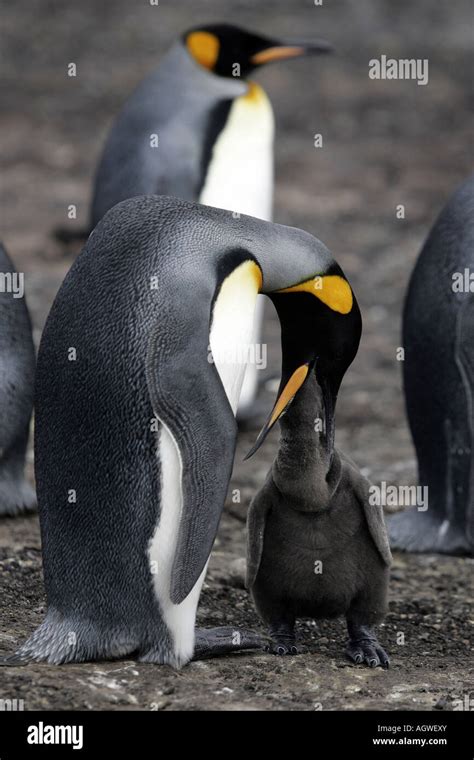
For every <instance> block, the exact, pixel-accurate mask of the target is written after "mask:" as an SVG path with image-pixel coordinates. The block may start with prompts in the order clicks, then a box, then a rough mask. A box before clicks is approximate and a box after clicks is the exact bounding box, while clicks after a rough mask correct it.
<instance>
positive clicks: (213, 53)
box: [186, 32, 219, 71]
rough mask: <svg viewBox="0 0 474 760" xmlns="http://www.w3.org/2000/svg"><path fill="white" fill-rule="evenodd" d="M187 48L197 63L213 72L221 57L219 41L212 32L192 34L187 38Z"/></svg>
mask: <svg viewBox="0 0 474 760" xmlns="http://www.w3.org/2000/svg"><path fill="white" fill-rule="evenodd" d="M186 47H187V48H188V51H189V52H190V53H191V55H192V57H193V58H194V60H195V61H197V62H198V63H200V64H201V66H204V68H206V69H210V70H211V71H212V70H213V69H214V66H215V65H216V62H217V59H218V57H219V40H218V38H217V37H216V36H215V34H211V32H191V34H188V36H187V38H186Z"/></svg>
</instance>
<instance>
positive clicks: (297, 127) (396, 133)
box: [0, 0, 473, 709]
mask: <svg viewBox="0 0 474 760" xmlns="http://www.w3.org/2000/svg"><path fill="white" fill-rule="evenodd" d="M215 21H226V22H229V23H236V24H239V25H242V26H245V27H247V28H249V29H253V30H256V31H260V32H262V33H266V34H269V35H272V34H274V35H275V36H281V37H284V36H289V37H292V36H294V37H307V38H311V37H324V38H326V39H327V40H329V41H330V42H331V43H332V44H333V45H334V47H335V49H336V52H335V53H334V54H333V55H331V56H320V57H316V58H308V59H302V60H299V61H293V62H288V63H286V64H285V63H280V64H275V65H274V66H269V67H267V68H265V69H263V70H262V71H259V72H258V73H256V74H255V75H254V76H255V79H257V80H258V81H259V82H260V83H261V84H262V85H263V87H264V88H265V89H266V91H267V93H268V95H269V97H270V99H271V101H272V103H273V107H274V111H275V118H276V143H275V152H276V167H275V168H276V175H275V176H276V196H275V214H274V218H275V220H276V221H278V222H282V223H285V224H291V225H294V226H298V227H302V228H304V229H306V230H308V231H309V232H311V233H313V234H314V235H316V236H317V237H319V238H320V239H321V240H323V241H324V242H325V243H326V245H327V246H328V247H329V248H330V250H331V251H332V253H333V255H334V257H335V258H336V259H337V260H338V262H339V263H340V264H341V266H342V267H343V269H344V270H345V272H346V274H347V276H348V277H349V279H350V281H351V283H352V285H353V287H354V290H355V292H356V294H357V297H358V300H359V303H360V306H361V309H362V313H363V320H364V333H363V338H362V343H361V348H360V351H359V354H358V357H357V359H356V361H355V362H354V364H353V366H352V368H351V369H350V371H349V373H348V375H347V376H346V379H345V381H344V384H343V387H342V390H341V395H340V401H339V406H338V416H337V426H338V427H337V442H338V444H339V446H340V447H341V448H343V449H345V450H346V451H347V453H349V454H350V455H351V456H353V457H354V458H355V459H356V460H357V462H358V464H359V465H360V466H361V467H362V468H363V469H364V472H365V473H366V474H368V475H369V476H370V477H371V478H372V479H373V480H374V482H380V481H381V480H386V481H388V482H393V483H399V484H402V483H410V484H411V483H415V482H416V462H415V458H414V451H413V448H412V445H411V440H410V437H409V433H408V428H407V424H406V419H405V415H404V407H403V396H402V392H401V368H400V363H399V362H398V361H397V359H396V351H397V348H398V347H399V345H400V319H401V309H402V303H403V297H404V292H405V289H406V285H407V282H408V278H409V276H410V273H411V270H412V267H413V264H414V262H415V259H416V257H417V255H418V253H419V250H420V247H421V245H422V242H423V240H424V238H425V237H426V235H427V233H428V231H429V228H430V225H431V224H432V222H433V220H434V218H435V217H436V215H437V213H438V211H439V210H440V209H441V207H442V206H443V204H444V202H445V201H446V199H447V197H448V196H449V194H450V193H451V192H452V190H453V189H454V188H455V187H456V185H458V184H459V183H460V182H461V181H462V180H463V179H464V178H465V177H466V176H467V175H468V174H469V172H470V171H471V164H472V148H473V140H472V134H473V131H472V128H473V124H472V116H471V114H472V63H473V61H472V53H471V51H472V44H473V24H472V22H473V18H472V6H471V3H470V2H469V0H455V1H454V2H449V3H440V2H435V1H434V0H398V2H396V3H394V2H390V0H334V1H333V2H331V1H330V0H324V3H323V5H322V6H316V5H315V4H314V1H313V0H299V1H296V0H295V1H293V2H291V3H290V2H288V1H286V2H283V0H273V1H272V2H266V1H264V0H260V2H258V3H257V2H244V1H242V0H234V1H233V2H230V0H228V1H226V0H220V2H218V1H217V0H207V1H205V0H203V1H201V2H200V1H199V0H192V1H191V0H173V2H171V0H159V5H158V6H155V5H150V3H149V0H140V1H139V2H136V1H135V2H132V1H131V0H102V2H100V3H97V2H94V1H93V0H82V2H80V3H67V2H65V1H64V0H62V1H61V2H53V1H50V0H30V1H29V2H28V4H27V5H23V6H21V5H18V4H9V5H8V6H6V7H4V8H3V31H2V43H3V44H2V50H3V54H2V55H3V60H2V70H3V74H2V96H3V104H4V107H3V111H2V115H1V121H2V131H1V141H2V151H1V152H2V173H1V177H2V180H1V188H0V190H1V210H2V225H1V235H2V238H3V239H4V242H5V244H6V247H7V250H8V251H9V253H10V255H11V256H12V258H13V259H14V261H15V263H16V266H17V268H18V270H19V271H22V272H25V280H26V295H27V300H28V305H29V308H30V311H31V313H32V317H33V321H34V329H35V340H36V342H37V343H38V342H39V338H40V334H41V329H42V326H43V324H44V320H45V318H46V316H47V313H48V310H49V308H50V306H51V303H52V300H53V298H54V295H55V293H56V291H57V289H58V287H59V285H60V283H61V281H62V278H63V277H64V275H65V273H66V271H67V270H68V268H69V266H70V265H71V263H72V261H73V259H74V256H75V255H76V254H77V252H78V251H79V248H80V247H79V246H76V247H74V246H69V247H68V248H67V249H66V248H64V246H61V245H60V244H59V243H57V242H56V241H55V240H54V239H53V237H52V234H51V233H52V230H53V228H55V227H57V226H64V225H66V224H67V223H68V220H67V207H68V205H69V204H76V205H77V209H78V218H77V222H76V224H77V227H78V228H79V227H84V226H86V225H87V221H88V206H89V201H90V194H91V182H92V177H93V173H94V170H95V166H96V162H97V159H98V156H99V154H100V151H101V148H102V145H103V142H104V139H105V136H106V134H107V131H108V129H109V127H110V125H111V123H112V120H113V118H114V116H115V115H116V114H117V111H118V109H119V108H120V107H121V105H122V103H123V102H124V100H125V99H126V98H127V96H128V95H129V94H130V92H131V91H132V89H133V88H134V87H135V86H136V85H137V83H138V82H139V81H140V80H141V79H142V78H143V76H144V75H146V74H147V73H148V72H149V71H150V70H151V69H152V68H153V67H155V66H156V65H157V64H158V63H159V61H160V57H161V56H162V55H163V54H164V52H165V51H166V50H167V49H168V48H169V47H170V46H171V44H172V43H173V41H174V40H175V39H176V38H177V37H178V36H179V35H180V34H181V33H182V32H183V30H185V29H187V28H188V27H190V26H195V25H196V24H200V23H203V24H205V23H208V22H215ZM382 54H385V55H387V56H388V57H393V58H428V59H429V83H428V85H427V86H419V85H417V83H416V82H415V81H412V80H409V81H404V80H390V81H389V80H371V79H369V77H368V62H369V60H370V59H372V58H379V57H380V56H381V55H382ZM71 62H73V63H75V64H76V66H77V76H76V77H75V78H71V77H68V75H67V66H68V64H69V63H71ZM316 133H320V134H322V136H323V147H322V148H315V147H314V135H315V134H316ZM399 204H403V205H404V207H405V218H404V219H397V216H396V209H397V206H398V205H399ZM265 330H266V332H265V338H266V340H267V341H268V343H269V366H268V367H267V369H266V370H265V372H264V373H262V396H261V400H262V404H263V405H266V408H267V409H269V408H270V406H271V404H272V400H273V393H274V390H275V389H274V388H273V383H272V378H274V377H275V376H276V375H277V374H278V372H279V366H278V355H279V349H278V325H277V324H276V322H275V318H274V316H273V313H272V310H271V308H268V310H267V320H266V325H265ZM254 437H255V431H252V430H248V431H245V432H243V433H242V435H241V438H240V442H239V448H238V455H237V458H236V465H235V470H234V475H233V478H232V483H231V489H239V491H240V494H241V501H240V503H234V502H233V501H232V499H229V502H228V504H227V507H226V512H225V515H224V518H223V521H222V526H221V531H220V534H219V538H218V541H217V543H216V550H215V553H214V558H213V560H212V563H211V568H210V573H209V577H208V582H207V585H206V587H205V590H204V594H203V600H202V605H201V610H200V618H201V622H202V623H203V624H206V625H211V624H219V623H221V622H223V621H228V622H231V621H232V622H235V623H236V624H238V623H242V622H244V623H246V624H247V625H253V626H254V627H256V626H257V625H258V621H256V618H255V613H254V612H253V609H252V606H251V603H250V602H249V600H248V598H247V595H246V592H245V591H244V590H243V589H242V582H241V577H242V573H241V569H242V557H243V556H244V524H243V521H244V520H245V512H246V508H247V506H248V503H249V501H250V499H251V497H252V495H253V494H254V493H255V491H256V490H257V488H258V487H259V486H260V485H261V483H262V482H263V479H264V476H265V473H266V471H267V469H268V467H269V466H270V463H271V461H272V459H273V457H274V454H275V447H276V443H277V438H278V433H277V431H274V433H273V434H272V437H271V438H269V440H268V442H267V444H266V445H265V446H264V447H263V448H262V449H261V450H260V452H259V454H258V456H257V457H255V458H254V459H252V460H250V462H247V463H245V465H243V464H242V461H241V460H242V458H243V455H244V453H245V451H246V450H247V449H248V448H249V446H250V444H251V443H252V442H253V440H254ZM29 463H30V468H31V463H32V453H30V457H29ZM39 546H40V544H39V532H38V525H37V518H36V517H31V518H22V519H20V520H5V521H4V522H3V523H2V524H1V525H0V565H1V563H2V562H3V565H2V567H3V569H5V568H6V569H7V572H6V574H5V573H3V575H2V576H1V577H2V578H3V580H0V584H1V589H0V590H1V593H0V605H1V610H0V615H1V619H2V628H1V631H2V633H1V637H0V646H1V647H3V648H5V649H11V648H12V645H13V643H14V642H15V641H18V640H19V639H21V638H24V637H25V635H26V633H27V632H29V631H30V630H31V629H32V628H33V627H34V625H36V624H37V623H38V622H39V619H40V617H41V608H42V604H43V598H42V587H41V580H40V579H41V576H40V552H39ZM12 558H13V559H12ZM12 563H13V564H12ZM472 568H473V565H472V561H471V560H459V559H450V558H437V557H421V558H420V557H404V556H399V557H397V558H396V562H395V566H394V571H393V573H394V577H393V582H392V601H391V607H390V615H389V618H388V620H387V624H386V627H385V632H384V633H382V635H381V640H382V641H383V642H384V643H385V645H386V648H387V649H388V650H389V651H391V654H392V658H393V660H394V667H393V668H392V671H391V672H390V674H389V675H387V674H381V673H379V672H378V671H377V673H372V672H370V673H369V672H363V673H362V671H357V670H356V669H354V668H350V667H348V666H345V664H344V660H343V657H342V651H343V638H344V631H343V626H342V623H328V624H326V623H324V624H321V626H319V627H318V629H317V630H316V629H315V628H314V626H313V627H312V626H311V625H310V624H309V623H303V624H302V625H301V636H302V639H303V640H304V641H306V643H307V646H308V651H309V653H310V654H309V655H308V657H309V656H310V655H311V656H312V658H313V659H307V658H306V655H305V656H303V657H302V658H296V660H291V658H288V660H286V659H285V661H284V662H278V663H276V662H275V661H274V660H273V659H272V658H269V657H268V656H264V655H262V656H260V655H259V656H258V657H257V658H253V659H251V658H249V657H245V658H238V662H239V663H242V662H244V663H246V664H245V665H242V664H239V665H236V664H235V658H234V661H232V658H231V659H228V660H225V661H224V660H223V661H222V662H219V663H205V664H202V663H201V664H199V665H198V664H196V665H192V666H191V667H190V668H189V669H187V670H186V671H185V673H184V674H181V675H180V676H179V678H178V679H177V680H176V677H175V675H174V674H173V673H171V671H170V672H169V673H168V675H166V676H163V672H164V671H166V672H167V669H162V670H161V671H160V673H161V678H162V680H163V679H164V682H165V683H166V684H167V685H166V689H171V691H170V692H169V695H168V696H166V694H165V695H164V696H163V694H161V695H158V696H156V695H155V696H153V694H155V692H154V691H153V690H154V689H155V690H156V688H157V687H156V683H155V681H154V679H153V676H152V674H150V670H147V669H146V668H144V667H143V666H140V667H138V670H137V672H140V674H141V679H140V686H138V685H137V683H136V682H134V681H133V677H132V676H126V678H130V679H131V680H130V682H129V681H126V683H125V684H122V689H121V690H119V691H118V692H117V690H115V697H114V696H113V694H112V692H113V689H112V692H111V687H107V686H105V685H104V683H102V682H101V681H100V678H101V676H98V675H97V673H96V669H94V667H93V666H73V667H71V668H68V669H67V671H62V672H65V673H66V675H65V677H64V678H65V680H64V682H63V683H62V686H61V687H60V691H59V693H58V692H55V691H54V688H53V689H52V691H51V689H50V684H49V682H48V678H49V676H48V675H47V674H48V672H49V671H51V679H53V669H49V668H43V669H40V670H38V673H41V674H42V675H41V678H42V679H43V681H42V683H38V684H36V686H34V688H33V689H32V690H30V692H29V700H30V705H31V707H41V705H47V706H51V705H52V706H54V705H55V704H56V702H55V700H58V704H63V705H64V706H70V707H72V706H76V707H81V706H86V707H87V706H89V707H91V706H92V707H104V706H107V707H111V706H112V707H113V706H114V705H117V706H120V705H122V706H125V707H127V706H128V707H134V706H135V707H137V706H138V707H147V706H149V704H150V702H151V701H152V700H153V699H157V700H158V702H159V703H160V705H161V708H160V709H173V708H178V709H182V708H192V707H194V708H196V707H198V708H200V707H209V706H212V707H217V708H219V707H221V708H223V707H230V708H231V709H232V708H234V709H246V708H247V707H250V708H254V707H263V708H267V709H275V708H276V709H280V708H281V707H290V708H295V709H296V708H302V709H314V707H313V705H314V702H315V701H320V702H322V704H323V708H324V709H331V708H335V707H348V708H350V707H359V708H364V707H370V706H377V707H380V706H383V707H385V708H386V709H391V708H393V707H397V708H399V707H405V708H407V707H408V708H409V709H410V708H411V709H413V708H417V707H418V708H419V707H420V706H421V707H433V706H435V705H438V707H439V706H441V708H440V709H443V708H446V709H448V708H449V706H450V705H451V704H452V703H453V700H455V699H456V698H457V696H456V695H457V694H458V692H459V693H462V689H463V688H464V687H463V686H462V681H463V678H464V677H465V667H463V668H461V661H463V660H464V664H465V658H466V655H467V654H468V653H469V651H471V648H472V626H471V627H470V628H469V627H468V621H469V616H470V614H471V613H470V612H469V593H468V587H469V578H470V573H472ZM471 617H472V614H471ZM447 618H449V620H447ZM4 620H5V621H6V622H7V625H6V627H5V626H3V621H4ZM4 629H5V630H4ZM399 630H406V631H407V632H409V633H410V635H408V633H407V636H408V639H409V642H410V646H408V645H407V646H404V647H402V646H398V649H397V645H396V643H395V641H396V633H397V631H399ZM420 637H421V638H420ZM423 637H424V638H423ZM394 650H396V651H394ZM315 657H316V660H315V659H314V658H315ZM430 658H431V659H430ZM420 659H421V661H422V662H420ZM440 659H441V660H442V663H443V665H442V666H440V669H439V670H436V668H437V667H438V662H439V660H440ZM315 662H316V666H317V681H318V684H319V685H320V686H321V688H319V685H318V689H319V692H317V693H316V690H315V688H314V684H315V680H314V678H313V677H312V676H310V675H308V672H309V673H311V672H313V668H314V667H315ZM252 663H254V664H252ZM334 663H335V664H334ZM417 663H418V664H417ZM206 668H207V670H206ZM238 668H241V669H242V668H244V671H242V670H240V671H238ZM245 668H247V670H246V671H245ZM278 668H279V670H278ZM397 668H398V670H397ZM415 668H418V670H414V669H415ZM433 668H434V669H435V670H434V671H433ZM81 669H86V670H85V672H83V671H81ZM36 670H37V669H34V668H33V669H32V671H33V672H36ZM78 671H80V672H82V673H83V676H82V678H83V681H84V684H86V685H83V686H81V685H80V684H78V682H77V678H78V675H77V673H78ZM155 672H156V671H155ZM242 672H244V673H247V676H245V677H242V678H241V677H240V676H241V674H242ZM355 673H358V674H359V675H357V676H356V675H354V674H355ZM361 673H362V675H361ZM45 674H46V675H45ZM236 674H237V675H238V676H239V677H237V675H236ZM303 674H305V675H304V677H303ZM7 678H10V679H12V681H11V686H12V688H14V689H19V690H20V692H21V689H22V684H21V681H19V680H18V679H16V677H15V676H14V675H12V674H11V673H9V674H8V675H7ZM38 678H39V676H38ZM94 678H96V679H97V678H99V682H96V683H95V687H94V688H95V690H94V688H93V686H94V681H93V679H94ZM104 678H105V677H104ZM315 678H316V676H315ZM44 679H46V683H45V681H44ZM91 679H92V680H91ZM167 679H168V680H169V683H168V680H167ZM216 679H217V680H219V679H225V680H226V683H227V684H228V686H229V687H231V692H230V693H228V694H226V693H224V692H222V693H221V694H218V693H217V691H218V687H216V686H215V685H214V684H215V681H216ZM394 679H395V680H394ZM106 680H107V679H106ZM109 680H110V679H109ZM426 682H429V686H426ZM35 683H36V682H35ZM275 683H278V688H277V687H276V686H275ZM133 684H135V686H134V685H133ZM311 684H312V685H311ZM400 684H402V685H400ZM134 689H135V690H134ZM423 689H424V691H423ZM161 690H163V689H161ZM216 690H217V691H216ZM361 692H362V693H361ZM111 694H112V696H111ZM316 698H317V699H316ZM114 699H115V701H114ZM120 700H122V701H120Z"/></svg>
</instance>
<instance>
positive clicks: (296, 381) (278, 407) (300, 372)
mask: <svg viewBox="0 0 474 760" xmlns="http://www.w3.org/2000/svg"><path fill="white" fill-rule="evenodd" d="M308 372H309V363H306V364H302V365H301V366H300V367H298V368H297V369H295V371H294V372H293V374H292V375H291V377H290V379H289V380H288V382H287V383H286V384H285V386H284V387H283V390H282V391H281V392H280V394H279V396H278V398H277V400H276V402H275V405H274V407H273V409H272V411H271V414H270V416H269V418H268V420H267V421H266V423H265V425H264V426H263V428H262V429H261V431H260V433H259V434H258V437H257V440H256V441H255V443H254V445H253V446H252V448H251V449H250V451H249V452H248V454H247V455H246V456H245V457H244V461H245V460H246V459H249V458H250V457H251V456H252V455H253V454H255V452H256V451H257V449H259V448H260V446H261V445H262V443H263V442H264V440H265V438H266V437H267V435H268V433H269V432H270V430H271V429H272V427H273V426H274V424H275V422H277V421H278V420H279V419H280V417H281V416H282V415H283V414H285V412H286V410H287V409H288V407H289V406H290V404H291V402H292V401H293V399H294V397H295V396H296V394H297V393H298V391H299V389H300V388H301V386H302V385H303V383H304V381H305V380H306V378H307V376H308Z"/></svg>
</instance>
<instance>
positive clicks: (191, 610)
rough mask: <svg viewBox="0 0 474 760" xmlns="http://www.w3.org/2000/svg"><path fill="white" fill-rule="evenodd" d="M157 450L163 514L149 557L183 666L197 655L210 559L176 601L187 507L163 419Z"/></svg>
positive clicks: (173, 660)
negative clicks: (175, 574) (173, 593)
mask: <svg viewBox="0 0 474 760" xmlns="http://www.w3.org/2000/svg"><path fill="white" fill-rule="evenodd" d="M157 453H158V457H159V459H160V469H161V484H160V516H159V521H158V524H157V526H156V529H155V532H154V534H153V537H152V539H151V541H150V545H149V548H148V558H149V562H150V570H151V573H152V579H153V587H154V590H155V594H156V598H157V600H158V604H159V606H160V610H161V614H162V617H163V620H164V622H165V624H166V627H167V628H168V631H169V634H170V637H171V640H172V643H173V653H170V658H169V661H168V662H169V664H170V665H174V666H176V667H180V666H181V665H184V664H186V662H188V661H189V660H190V659H191V658H192V656H193V652H194V628H195V624H196V609H197V605H198V602H199V595H200V593H201V586H202V584H203V581H204V577H205V575H206V570H207V563H206V566H205V567H204V569H203V571H202V573H201V575H200V577H199V579H198V581H197V582H196V584H195V585H194V587H193V588H192V590H191V591H190V593H189V594H188V596H187V597H186V599H184V600H183V601H182V602H181V603H180V604H173V602H172V601H171V599H170V588H171V573H172V569H173V563H174V559H175V556H176V548H177V546H178V536H179V526H180V523H181V514H182V509H183V493H182V486H181V483H182V470H183V467H182V461H181V455H180V452H179V448H178V444H177V443H176V440H175V439H174V437H173V435H172V433H171V431H170V430H169V429H168V428H167V427H166V426H165V425H164V424H163V423H162V422H161V428H160V434H159V439H158V452H157Z"/></svg>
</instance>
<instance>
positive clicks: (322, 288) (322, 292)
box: [277, 274, 354, 314]
mask: <svg viewBox="0 0 474 760" xmlns="http://www.w3.org/2000/svg"><path fill="white" fill-rule="evenodd" d="M277 292H278V293H311V294H312V295H313V296H316V298H319V300H320V301H322V302H323V303H325V304H326V306H329V308H330V309H332V310H333V311H338V312H339V313H340V314H349V312H350V310H351V309H352V304H353V302H354V297H353V295H352V290H351V287H350V285H349V283H348V282H347V280H345V279H344V278H343V277H340V276H339V275H337V274H328V275H319V276H318V277H312V278H311V280H306V282H300V284H299V285H292V286H291V287H290V288H283V289H282V290H278V291H277Z"/></svg>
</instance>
